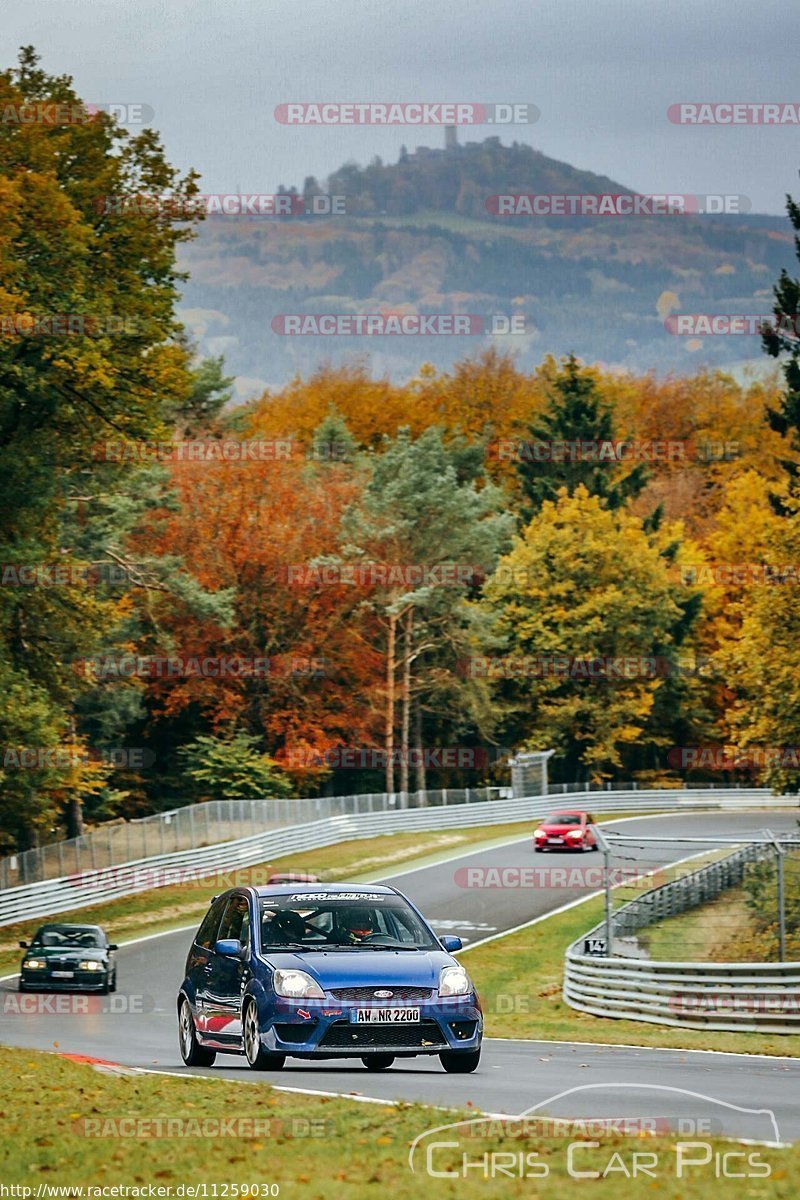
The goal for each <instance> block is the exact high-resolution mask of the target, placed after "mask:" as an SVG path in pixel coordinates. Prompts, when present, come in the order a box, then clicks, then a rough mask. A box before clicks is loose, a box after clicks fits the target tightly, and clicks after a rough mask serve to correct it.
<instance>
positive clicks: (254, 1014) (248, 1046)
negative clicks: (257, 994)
mask: <svg viewBox="0 0 800 1200" xmlns="http://www.w3.org/2000/svg"><path fill="white" fill-rule="evenodd" d="M242 1024H243V1026H244V1056H245V1058H246V1059H247V1065H248V1066H249V1067H250V1070H251V1071H280V1069H281V1067H282V1066H283V1064H284V1063H285V1062H286V1055H285V1054H274V1053H271V1052H270V1051H269V1050H265V1049H264V1047H263V1046H262V1045H261V1033H260V1030H259V1028H258V1008H257V1007H256V1003H255V1001H254V1000H248V1001H247V1002H246V1004H245V1009H244V1015H243V1020H242Z"/></svg>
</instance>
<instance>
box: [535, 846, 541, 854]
mask: <svg viewBox="0 0 800 1200" xmlns="http://www.w3.org/2000/svg"><path fill="white" fill-rule="evenodd" d="M533 853H534V854H544V846H534V847H533Z"/></svg>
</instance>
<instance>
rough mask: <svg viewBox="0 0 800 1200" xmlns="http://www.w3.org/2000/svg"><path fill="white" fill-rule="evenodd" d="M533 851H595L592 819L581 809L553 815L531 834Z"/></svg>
mask: <svg viewBox="0 0 800 1200" xmlns="http://www.w3.org/2000/svg"><path fill="white" fill-rule="evenodd" d="M533 848H534V850H596V849H597V838H596V837H595V833H594V817H592V815H591V813H587V812H584V811H583V810H582V809H575V810H574V811H572V812H557V813H553V815H552V817H548V818H547V819H546V820H545V821H542V823H541V825H540V826H539V827H538V829H536V830H535V831H534V834H533Z"/></svg>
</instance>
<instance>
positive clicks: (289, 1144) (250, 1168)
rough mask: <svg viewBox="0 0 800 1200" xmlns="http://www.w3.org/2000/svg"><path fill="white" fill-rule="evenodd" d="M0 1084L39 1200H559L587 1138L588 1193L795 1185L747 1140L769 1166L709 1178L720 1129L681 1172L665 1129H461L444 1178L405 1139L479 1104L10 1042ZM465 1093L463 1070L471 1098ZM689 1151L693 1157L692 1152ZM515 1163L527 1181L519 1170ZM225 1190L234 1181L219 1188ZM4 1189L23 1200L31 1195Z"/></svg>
mask: <svg viewBox="0 0 800 1200" xmlns="http://www.w3.org/2000/svg"><path fill="white" fill-rule="evenodd" d="M0 1088H2V1095H3V1100H2V1108H3V1113H2V1116H3V1122H2V1129H1V1131H0V1178H2V1181H3V1184H4V1185H6V1186H7V1187H8V1185H16V1186H17V1187H27V1188H30V1189H31V1191H30V1192H29V1193H28V1196H31V1197H35V1196H37V1194H38V1195H39V1196H41V1197H46V1196H47V1195H48V1192H47V1191H46V1190H44V1189H46V1188H48V1187H53V1188H59V1189H61V1190H60V1192H54V1193H52V1194H55V1195H61V1196H68V1195H70V1194H71V1195H74V1196H76V1197H78V1196H80V1195H81V1192H80V1191H79V1190H78V1189H80V1188H86V1187H88V1186H95V1187H106V1188H112V1187H117V1188H119V1187H120V1186H122V1187H128V1188H139V1189H145V1190H144V1191H143V1192H140V1193H128V1195H131V1194H141V1195H145V1196H146V1195H148V1191H147V1189H148V1188H149V1187H150V1186H155V1187H157V1188H158V1187H160V1188H162V1189H163V1190H162V1191H161V1192H160V1193H158V1192H155V1193H151V1194H156V1195H159V1194H160V1195H161V1196H172V1197H174V1196H180V1195H181V1193H180V1192H179V1191H178V1190H177V1189H178V1188H179V1187H180V1185H184V1188H185V1187H186V1185H189V1186H198V1185H199V1187H200V1188H203V1185H205V1190H204V1191H198V1192H196V1193H195V1195H198V1196H201V1197H205V1198H209V1197H210V1198H212V1200H213V1197H214V1196H215V1195H216V1196H219V1197H226V1196H227V1197H230V1198H236V1197H242V1196H243V1195H246V1194H247V1192H246V1191H244V1188H247V1189H252V1188H253V1186H254V1185H258V1187H259V1190H258V1192H254V1191H249V1194H250V1195H251V1196H252V1195H254V1194H258V1195H260V1196H263V1195H270V1194H273V1195H279V1197H280V1200H301V1198H302V1200H309V1198H313V1200H330V1198H331V1197H333V1196H335V1197H339V1196H343V1197H345V1198H346V1200H361V1198H362V1197H374V1196H380V1195H387V1194H389V1195H391V1196H392V1197H393V1200H412V1198H413V1200H416V1197H418V1196H420V1195H421V1194H425V1195H427V1196H433V1197H436V1198H437V1200H438V1197H448V1198H451V1197H457V1198H458V1200H473V1198H477V1197H487V1196H491V1195H502V1196H504V1197H509V1200H517V1198H520V1200H521V1198H522V1197H525V1198H526V1200H532V1198H533V1197H537V1198H541V1200H567V1198H568V1197H570V1198H571V1197H574V1196H575V1194H576V1179H575V1178H574V1177H570V1176H569V1174H568V1158H567V1148H568V1145H569V1143H570V1142H576V1141H581V1142H587V1141H588V1144H586V1145H582V1146H578V1147H577V1152H575V1159H574V1164H573V1169H574V1170H581V1171H592V1170H595V1171H599V1172H602V1171H603V1170H604V1169H605V1168H607V1167H610V1171H609V1174H608V1175H607V1176H606V1178H605V1179H602V1178H600V1179H590V1180H589V1183H590V1184H592V1185H594V1187H593V1188H592V1192H593V1194H597V1191H598V1189H599V1192H600V1194H601V1195H604V1196H605V1195H609V1196H611V1195H613V1197H614V1200H629V1198H630V1200H632V1198H633V1197H636V1198H637V1200H638V1198H639V1197H641V1196H642V1194H643V1190H644V1194H646V1195H652V1194H653V1192H654V1190H655V1192H656V1194H657V1195H658V1196H660V1197H666V1198H674V1200H677V1198H678V1197H680V1198H681V1200H707V1198H710V1197H711V1196H712V1195H713V1196H720V1195H723V1196H725V1197H730V1200H740V1198H741V1196H742V1195H743V1194H746V1195H747V1196H748V1197H752V1198H755V1200H760V1198H761V1197H765V1198H766V1197H769V1198H770V1200H783V1198H784V1197H787V1198H788V1197H790V1196H794V1195H795V1194H796V1185H795V1183H794V1178H793V1177H794V1176H795V1175H796V1171H797V1166H798V1159H800V1150H797V1149H795V1148H787V1149H773V1148H770V1147H759V1148H754V1147H745V1150H746V1152H747V1153H748V1154H750V1155H752V1156H755V1159H754V1160H753V1159H751V1161H758V1163H764V1164H766V1167H767V1169H768V1170H769V1175H768V1176H765V1177H762V1178H756V1177H751V1178H748V1179H746V1180H745V1184H746V1190H744V1189H743V1186H742V1184H743V1181H742V1179H741V1177H740V1178H736V1179H733V1178H718V1177H717V1175H716V1170H715V1168H716V1162H717V1160H716V1159H715V1158H714V1157H713V1152H714V1151H717V1152H719V1153H721V1154H722V1153H725V1152H726V1151H728V1152H730V1151H731V1150H732V1147H731V1145H730V1143H726V1142H724V1141H720V1140H719V1139H711V1138H709V1139H708V1142H709V1145H710V1146H711V1150H712V1153H711V1157H710V1161H709V1162H708V1163H707V1164H706V1165H704V1166H701V1167H696V1168H693V1169H691V1170H689V1171H688V1174H687V1173H686V1172H685V1173H684V1177H683V1178H680V1179H679V1178H676V1156H677V1153H678V1151H677V1146H676V1143H675V1141H674V1140H672V1139H669V1138H667V1137H665V1136H660V1137H658V1138H652V1139H651V1138H647V1139H645V1140H643V1139H642V1138H641V1136H639V1137H630V1136H629V1137H624V1136H621V1135H619V1134H602V1135H595V1137H594V1140H592V1141H589V1138H590V1135H589V1134H587V1133H583V1134H582V1135H575V1134H572V1135H571V1136H564V1135H563V1134H561V1135H559V1136H552V1135H551V1136H549V1137H544V1136H541V1134H540V1133H538V1132H533V1131H526V1133H527V1136H526V1135H523V1137H520V1136H509V1133H508V1131H507V1132H506V1134H505V1136H503V1134H502V1132H501V1131H500V1130H499V1129H498V1127H497V1125H495V1126H494V1130H492V1128H491V1127H490V1129H489V1130H487V1131H486V1134H487V1136H485V1137H476V1136H474V1133H475V1132H476V1127H475V1126H473V1127H471V1132H472V1133H473V1136H470V1137H468V1138H467V1137H465V1136H464V1133H462V1135H461V1137H457V1135H454V1134H453V1133H452V1132H448V1133H446V1134H444V1135H439V1138H442V1137H444V1138H447V1139H448V1140H451V1141H456V1142H457V1144H456V1145H455V1146H451V1147H449V1148H440V1149H439V1150H437V1151H436V1152H435V1155H432V1158H431V1165H432V1167H433V1169H434V1170H436V1171H439V1172H442V1173H444V1172H451V1173H452V1174H450V1175H449V1176H448V1177H445V1178H442V1177H441V1175H440V1176H439V1177H431V1176H430V1175H428V1174H427V1172H426V1171H425V1160H424V1156H423V1157H422V1158H417V1159H415V1162H416V1164H417V1169H416V1173H412V1171H411V1169H410V1167H409V1163H408V1154H409V1148H410V1144H411V1143H412V1141H413V1140H414V1139H415V1138H416V1137H418V1136H419V1135H420V1134H421V1133H423V1132H424V1131H426V1130H429V1129H431V1128H433V1127H436V1126H439V1125H442V1124H444V1123H445V1122H447V1121H449V1120H457V1119H458V1118H459V1117H460V1116H463V1117H469V1118H474V1116H475V1110H474V1109H472V1111H471V1112H470V1111H468V1110H464V1111H463V1112H462V1113H459V1114H456V1113H453V1114H449V1113H445V1112H443V1111H442V1110H435V1109H429V1108H425V1107H423V1106H421V1105H417V1104H413V1105H412V1104H403V1105H400V1106H397V1107H387V1106H383V1105H372V1104H359V1103H355V1102H353V1101H349V1100H345V1099H339V1098H335V1099H334V1098H330V1099H328V1098H323V1097H315V1096H303V1095H293V1094H287V1093H280V1092H276V1091H274V1090H273V1089H271V1088H270V1087H269V1086H268V1085H266V1084H265V1083H263V1082H249V1081H248V1082H247V1083H244V1084H242V1083H240V1082H238V1081H230V1080H225V1079H213V1080H211V1079H207V1078H205V1079H203V1078H191V1077H183V1078H179V1077H166V1076H157V1075H148V1074H130V1075H113V1074H101V1073H98V1072H97V1071H96V1070H95V1069H93V1068H92V1067H90V1066H88V1065H86V1064H84V1063H76V1062H73V1061H71V1060H67V1059H64V1058H61V1057H59V1056H57V1055H54V1054H44V1053H38V1052H35V1051H29V1050H8V1049H0ZM469 1091H470V1087H469V1079H465V1081H464V1095H465V1097H466V1096H468V1095H469ZM176 1118H177V1119H180V1120H182V1121H184V1122H187V1124H186V1125H185V1126H184V1129H185V1130H187V1131H188V1130H192V1131H193V1132H192V1133H191V1134H189V1135H188V1136H174V1133H173V1136H171V1137H165V1136H154V1133H155V1134H159V1133H161V1134H163V1133H164V1132H165V1131H167V1130H168V1129H169V1128H172V1129H173V1131H174V1130H175V1126H174V1125H173V1126H171V1127H170V1126H167V1124H166V1122H167V1121H169V1120H172V1121H174V1120H175V1119H176ZM239 1122H242V1123H241V1124H239ZM247 1122H251V1123H252V1122H259V1125H257V1126H256V1125H251V1124H247ZM465 1132H466V1131H465ZM481 1132H483V1130H481ZM120 1135H122V1136H120ZM598 1143H599V1144H598ZM737 1149H739V1148H737ZM636 1152H638V1153H639V1154H641V1153H642V1152H647V1153H648V1154H650V1155H655V1156H656V1158H655V1161H654V1162H651V1177H647V1176H645V1177H644V1178H642V1177H641V1175H640V1176H639V1177H638V1178H626V1177H625V1171H627V1172H628V1173H630V1171H631V1168H632V1158H633V1154H634V1153H636ZM492 1153H494V1154H498V1153H502V1154H503V1155H504V1159H503V1160H501V1161H502V1171H498V1173H496V1174H494V1173H493V1174H492V1175H487V1173H486V1170H481V1169H480V1168H479V1169H476V1168H475V1166H472V1167H471V1169H467V1170H466V1172H465V1175H466V1177H464V1159H463V1157H462V1156H463V1155H466V1157H467V1159H468V1161H469V1162H470V1163H471V1164H474V1163H478V1164H480V1163H484V1164H486V1165H488V1166H489V1169H490V1170H492V1172H494V1171H495V1168H496V1164H497V1163H498V1160H497V1159H492V1158H489V1159H484V1158H483V1155H484V1154H492ZM692 1153H693V1155H694V1157H695V1158H698V1157H699V1155H698V1153H697V1151H696V1150H695V1151H693V1152H692ZM527 1155H531V1156H532V1157H531V1158H526V1157H525V1156H527ZM614 1156H615V1157H614ZM640 1161H641V1160H640ZM520 1162H521V1163H522V1167H521V1168H520V1166H518V1165H517V1164H519V1163H520ZM512 1164H513V1166H512ZM620 1164H623V1165H624V1169H623V1167H622V1166H621V1165H620ZM743 1167H745V1164H744V1163H743V1162H742V1160H741V1159H737V1160H736V1165H735V1169H736V1170H737V1171H739V1172H742V1168H743ZM749 1169H750V1168H749V1165H748V1167H746V1168H745V1170H749ZM520 1170H524V1171H525V1172H527V1173H528V1177H527V1178H526V1177H523V1178H519V1177H518V1175H517V1177H515V1175H514V1173H515V1172H519V1171H520ZM759 1170H763V1168H759ZM545 1171H546V1174H545V1173H544V1172H545ZM582 1182H583V1181H582ZM270 1184H274V1185H277V1188H278V1191H277V1193H276V1192H273V1193H270V1192H269V1191H264V1190H262V1188H264V1187H268V1186H269V1185H270ZM211 1185H217V1187H218V1189H219V1190H217V1191H216V1192H215V1191H214V1190H212V1186H211ZM226 1185H227V1188H228V1190H227V1191H224V1190H222V1189H224V1188H225V1187H226ZM71 1188H72V1189H74V1190H73V1191H71V1192H70V1189H71ZM37 1189H42V1190H41V1191H39V1192H38V1193H37ZM234 1189H236V1190H234ZM8 1194H16V1195H18V1196H22V1197H23V1200H26V1194H25V1193H24V1192H17V1193H10V1192H9V1193H8ZM83 1194H84V1197H86V1196H89V1195H91V1193H87V1192H84V1193H83ZM112 1194H114V1193H111V1192H106V1195H112ZM116 1194H119V1193H116ZM183 1194H184V1195H186V1192H185V1191H184V1193H183Z"/></svg>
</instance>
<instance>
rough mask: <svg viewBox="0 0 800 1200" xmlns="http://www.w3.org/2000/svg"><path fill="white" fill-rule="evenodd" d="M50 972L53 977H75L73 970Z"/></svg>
mask: <svg viewBox="0 0 800 1200" xmlns="http://www.w3.org/2000/svg"><path fill="white" fill-rule="evenodd" d="M50 974H51V975H52V976H53V979H74V978H75V972H74V971H51V972H50Z"/></svg>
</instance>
